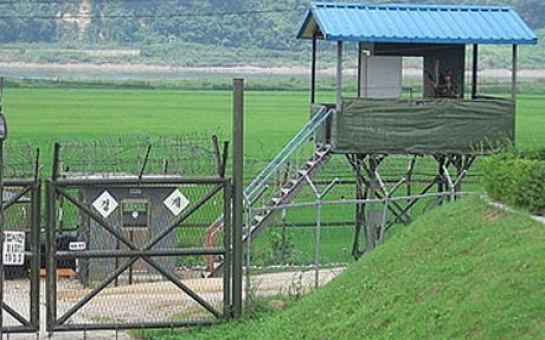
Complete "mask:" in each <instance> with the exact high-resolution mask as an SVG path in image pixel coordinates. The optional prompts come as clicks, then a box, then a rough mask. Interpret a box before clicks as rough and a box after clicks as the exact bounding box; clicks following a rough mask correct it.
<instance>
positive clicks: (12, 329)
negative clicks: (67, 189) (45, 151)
mask: <svg viewBox="0 0 545 340" xmlns="http://www.w3.org/2000/svg"><path fill="white" fill-rule="evenodd" d="M2 185H3V190H2V191H4V192H5V189H6V188H18V189H20V190H18V191H17V192H15V195H14V196H13V197H11V198H10V199H9V200H7V201H6V202H3V198H2V202H1V203H0V204H3V207H2V208H3V210H4V211H5V210H6V209H7V208H9V207H10V206H11V205H13V204H17V203H18V201H19V199H20V198H22V197H24V196H25V195H27V194H29V193H30V214H31V217H30V237H31V243H30V250H28V251H27V250H25V259H27V258H30V272H29V274H28V275H29V279H30V283H29V284H30V295H29V318H26V317H24V316H22V315H21V314H20V313H19V312H18V311H17V310H16V309H13V308H11V307H10V306H9V305H7V304H6V302H5V301H1V303H2V310H3V312H6V313H7V314H9V315H10V316H12V317H13V318H14V319H16V320H17V321H19V322H20V323H21V325H15V326H5V325H4V323H3V322H2V333H5V334H11V333H35V332H38V331H39V329H40V255H41V254H40V210H41V208H40V206H41V198H40V193H41V181H40V180H39V178H38V177H37V176H35V177H34V178H32V179H4V180H3V183H2ZM4 222H5V219H4ZM4 231H5V228H4V225H1V226H0V232H2V233H3V232H4ZM2 240H3V237H2ZM0 256H2V255H0ZM2 270H4V268H2ZM2 278H3V279H4V276H2ZM4 282H5V279H4V280H3V281H2V282H1V284H2V285H4ZM2 314H3V313H2ZM2 333H0V334H2Z"/></svg>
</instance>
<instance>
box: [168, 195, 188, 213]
mask: <svg viewBox="0 0 545 340" xmlns="http://www.w3.org/2000/svg"><path fill="white" fill-rule="evenodd" d="M163 203H164V204H165V206H166V207H167V208H168V209H169V210H170V211H171V212H172V213H173V214H174V215H176V216H178V215H179V214H180V213H181V212H182V210H184V209H185V207H187V206H188V204H189V200H188V199H187V197H185V196H184V194H182V193H181V192H180V190H178V189H176V190H174V191H173V192H172V193H171V194H170V195H168V197H167V198H166V199H165V200H164V201H163Z"/></svg>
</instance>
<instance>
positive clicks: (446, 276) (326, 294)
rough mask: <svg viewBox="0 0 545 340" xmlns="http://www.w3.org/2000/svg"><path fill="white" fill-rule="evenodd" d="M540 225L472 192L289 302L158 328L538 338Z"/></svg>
mask: <svg viewBox="0 0 545 340" xmlns="http://www.w3.org/2000/svg"><path fill="white" fill-rule="evenodd" d="M544 240H545V228H544V226H543V225H542V224H540V223H538V222H536V221H534V220H532V219H530V218H529V217H528V216H527V215H525V214H521V213H508V212H505V211H502V210H498V209H497V208H494V207H491V206H488V205H486V203H484V202H483V201H481V200H480V199H479V198H478V197H477V196H472V197H469V198H465V199H461V200H459V201H458V202H456V203H452V204H447V205H445V206H443V207H441V208H440V209H436V210H434V211H433V212H430V213H429V214H426V215H424V216H422V217H421V218H419V219H418V220H417V221H416V222H415V223H414V224H413V225H412V226H411V227H409V228H406V229H405V230H404V231H403V232H400V233H399V234H398V235H397V236H396V237H395V238H392V239H391V240H390V241H389V242H386V243H385V244H384V245H383V246H382V247H380V248H378V249H377V250H375V251H374V252H372V253H370V254H369V255H368V256H365V257H364V258H363V259H361V260H360V261H358V262H356V263H354V264H353V265H351V266H350V267H349V268H348V269H347V270H346V271H345V272H344V273H343V274H342V275H341V276H339V277H338V278H336V279H335V280H333V281H332V282H331V283H330V284H328V285H326V286H324V287H322V288H320V289H318V290H317V291H315V292H314V293H313V294H310V295H308V296H306V297H304V298H303V299H302V300H300V301H299V302H297V303H296V304H295V305H294V306H293V307H291V308H289V309H288V310H286V311H283V312H278V313H266V314H263V315H262V317H256V316H255V315H252V317H251V318H250V317H249V318H247V319H243V320H240V321H233V322H231V323H227V324H224V325H220V326H216V327H212V328H208V329H202V330H197V331H195V332H183V331H182V332H181V333H180V334H178V335H173V336H164V337H154V338H153V339H161V340H173V339H177V340H182V339H201V340H205V339H224V340H228V339H237V340H240V339H337V340H343V339H373V340H378V339H539V338H541V337H542V335H543V334H544V332H545V322H544V321H543V317H542V316H543V314H544V313H545V305H544V304H543V303H542V301H543V299H542V296H543V295H544V294H545V274H544V273H545V258H544V257H543V255H542V254H543V252H544V251H545V242H544Z"/></svg>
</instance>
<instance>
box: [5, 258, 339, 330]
mask: <svg viewBox="0 0 545 340" xmlns="http://www.w3.org/2000/svg"><path fill="white" fill-rule="evenodd" d="M342 270H343V268H334V269H326V270H321V271H319V272H318V275H317V273H316V272H315V271H314V270H308V271H294V272H286V273H275V274H262V275H256V276H252V277H250V278H249V279H248V278H244V279H243V284H244V289H243V293H244V294H243V295H244V296H245V295H246V293H247V292H249V293H250V294H255V295H260V296H270V295H276V294H284V295H302V294H307V293H309V292H310V291H311V290H312V289H313V288H314V287H315V286H316V284H318V285H319V286H321V285H324V284H326V283H327V282H329V281H330V280H331V279H333V278H334V277H336V276H337V275H338V274H340V273H341V272H342ZM182 283H183V285H184V286H186V287H187V288H188V289H189V290H190V291H192V292H195V293H197V295H198V296H199V297H200V298H201V299H202V300H203V301H205V302H206V304H208V305H210V306H212V307H213V308H215V309H216V310H218V311H221V310H222V303H223V282H222V279H220V278H191V279H184V280H182ZM248 284H249V285H250V286H249V288H248V289H247V287H248V286H247V285H248ZM29 287H30V282H29V281H28V280H23V279H20V280H7V281H6V282H5V284H4V289H5V301H6V303H7V304H8V305H9V306H11V307H12V308H14V309H15V310H17V311H18V312H19V313H21V314H22V315H24V316H25V317H28V315H29ZM90 291H91V290H90V289H88V288H84V287H82V286H81V285H80V284H79V282H78V281H77V280H75V279H59V281H58V289H57V318H59V317H60V316H62V315H63V314H64V313H66V312H67V311H68V310H69V309H70V308H72V307H73V306H74V305H75V304H76V303H77V302H78V301H81V299H82V298H83V297H84V296H85V295H86V294H88V293H89V292H90ZM40 300H41V301H40V315H41V316H40V318H41V330H40V332H39V333H37V334H5V335H4V339H13V340H30V339H37V340H42V339H44V340H45V339H51V340H68V339H71V340H77V339H85V340H102V339H119V340H131V339H133V337H132V336H131V335H130V333H128V332H124V331H117V332H116V331H86V332H81V331H78V332H56V333H54V334H47V333H46V331H45V315H46V310H45V282H44V281H43V280H42V282H41V291H40ZM214 318H215V317H214V316H213V315H212V314H211V313H210V312H209V311H207V309H206V308H204V307H203V306H202V305H201V304H199V303H197V302H196V301H195V300H194V299H193V298H192V297H191V296H189V295H188V294H187V293H186V292H184V291H182V290H180V288H179V287H177V286H176V285H174V284H173V283H172V282H165V281H161V282H143V283H137V284H133V285H125V286H118V287H111V288H106V289H105V290H103V291H102V292H100V293H99V294H98V295H97V296H96V297H94V298H93V299H91V300H90V301H89V302H88V303H87V304H86V305H85V306H84V307H83V308H82V309H81V310H79V311H77V312H76V313H75V314H74V315H73V316H71V317H70V318H69V319H68V320H67V322H66V323H68V324H70V323H79V324H81V323H90V324H93V323H101V322H104V323H116V322H119V323H123V322H131V323H136V324H138V323H139V322H161V321H168V320H173V319H175V320H184V321H186V320H208V319H210V320H213V319H214ZM10 324H11V325H16V324H18V323H17V322H16V321H15V320H14V319H13V318H11V317H8V316H6V314H4V325H10ZM138 332H139V331H136V334H138Z"/></svg>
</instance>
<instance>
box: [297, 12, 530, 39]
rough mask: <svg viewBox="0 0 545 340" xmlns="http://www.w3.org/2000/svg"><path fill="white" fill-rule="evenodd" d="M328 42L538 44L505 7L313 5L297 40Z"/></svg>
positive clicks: (515, 16) (527, 29)
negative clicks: (318, 36)
mask: <svg viewBox="0 0 545 340" xmlns="http://www.w3.org/2000/svg"><path fill="white" fill-rule="evenodd" d="M316 31H319V32H320V33H321V37H320V38H323V39H325V40H332V41H361V42H382V43H424V44H508V45H520V44H526V45H532V44H537V37H536V36H535V34H534V33H533V32H532V30H530V28H529V27H528V26H527V25H526V24H525V23H524V21H523V20H522V19H521V18H520V16H519V15H518V14H517V13H516V12H515V11H513V10H512V9H511V8H510V7H506V6H447V5H414V4H366V3H341V2H312V3H311V4H310V8H309V9H308V10H307V12H306V13H305V15H304V16H303V19H302V20H301V22H300V24H299V27H298V30H297V38H299V39H312V36H313V35H314V32H316Z"/></svg>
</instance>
